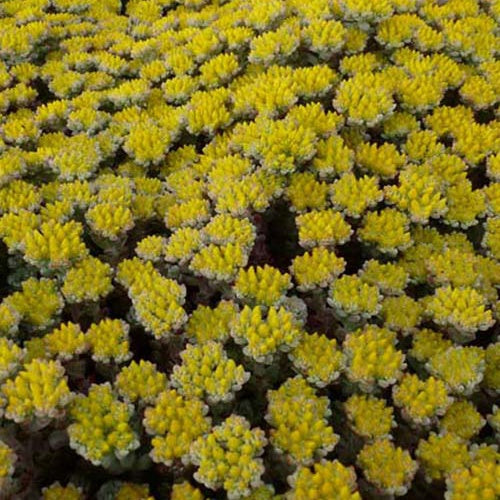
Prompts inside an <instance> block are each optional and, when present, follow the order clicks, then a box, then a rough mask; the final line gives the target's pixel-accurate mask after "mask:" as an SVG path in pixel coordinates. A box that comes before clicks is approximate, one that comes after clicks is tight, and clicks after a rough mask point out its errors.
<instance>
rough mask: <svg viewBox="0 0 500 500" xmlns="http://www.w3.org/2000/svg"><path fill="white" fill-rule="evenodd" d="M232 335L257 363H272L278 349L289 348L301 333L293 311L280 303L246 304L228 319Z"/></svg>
mask: <svg viewBox="0 0 500 500" xmlns="http://www.w3.org/2000/svg"><path fill="white" fill-rule="evenodd" d="M231 336H232V337H233V339H234V341H235V342H236V343H238V344H241V345H243V346H244V347H243V352H244V353H245V354H246V355H247V356H248V357H250V358H252V359H254V360H255V361H257V362H258V363H266V364H271V363H272V362H273V359H274V357H275V356H276V355H277V354H278V353H279V352H289V351H290V350H291V349H293V348H294V347H295V346H296V345H297V344H298V342H299V341H300V338H301V336H302V331H301V330H300V328H299V324H298V321H297V319H296V318H295V317H294V315H293V314H292V313H291V312H289V311H287V310H286V309H285V308H284V307H283V306H281V307H280V308H279V309H278V308H276V307H270V308H269V309H268V311H267V312H265V311H264V310H263V309H262V307H261V306H256V307H254V308H250V307H249V306H245V307H244V308H243V309H242V310H241V312H240V313H239V314H238V316H237V317H236V318H235V319H234V321H233V322H232V323H231Z"/></svg>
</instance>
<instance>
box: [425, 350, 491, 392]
mask: <svg viewBox="0 0 500 500" xmlns="http://www.w3.org/2000/svg"><path fill="white" fill-rule="evenodd" d="M426 367H427V369H428V370H429V371H430V372H431V373H432V374H433V375H435V376H436V377H438V378H440V379H441V380H443V382H444V383H445V384H446V385H447V387H448V388H449V390H450V391H451V392H453V393H456V394H463V395H465V396H468V395H470V394H472V393H473V392H474V391H475V390H477V388H478V384H479V383H480V382H481V380H483V376H484V369H485V352H484V350H483V349H481V348H480V347H462V346H460V347H449V348H448V349H443V350H441V351H439V352H437V353H436V354H434V355H433V356H432V357H431V358H430V359H429V361H428V362H427V363H426Z"/></svg>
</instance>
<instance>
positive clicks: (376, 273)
mask: <svg viewBox="0 0 500 500" xmlns="http://www.w3.org/2000/svg"><path fill="white" fill-rule="evenodd" d="M358 274H359V277H360V278H361V280H362V281H364V282H365V283H368V284H369V285H375V286H377V288H378V289H379V290H380V292H381V293H382V294H384V295H395V296H399V295H402V294H403V293H404V289H405V287H406V285H407V283H408V279H409V275H408V273H407V272H406V271H405V269H404V268H403V267H402V266H400V265H399V264H394V263H392V262H388V263H386V264H383V263H381V262H379V261H378V260H375V259H370V260H367V261H365V263H364V264H363V268H362V269H361V270H360V271H359V273H358Z"/></svg>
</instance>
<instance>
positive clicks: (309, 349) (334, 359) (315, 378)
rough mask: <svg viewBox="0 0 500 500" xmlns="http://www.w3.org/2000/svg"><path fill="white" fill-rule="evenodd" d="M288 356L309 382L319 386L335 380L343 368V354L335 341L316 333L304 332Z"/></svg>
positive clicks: (324, 385)
mask: <svg viewBox="0 0 500 500" xmlns="http://www.w3.org/2000/svg"><path fill="white" fill-rule="evenodd" d="M288 357H289V358H290V360H291V361H292V363H293V366H294V368H295V369H296V370H297V371H298V372H299V373H300V374H301V375H302V376H303V377H305V378H306V380H307V381H308V382H309V383H310V384H313V385H315V386H316V387H320V388H321V387H326V386H327V385H330V384H331V383H332V382H334V381H335V380H337V379H338V378H339V376H340V372H341V371H342V369H343V368H344V356H343V355H342V352H341V351H340V350H339V348H338V345H337V341H336V340H335V339H329V338H328V337H326V336H325V335H320V334H318V333H313V334H310V335H309V334H304V336H303V337H302V340H301V341H300V343H299V344H298V345H297V346H296V347H295V348H294V349H292V351H290V352H289V354H288Z"/></svg>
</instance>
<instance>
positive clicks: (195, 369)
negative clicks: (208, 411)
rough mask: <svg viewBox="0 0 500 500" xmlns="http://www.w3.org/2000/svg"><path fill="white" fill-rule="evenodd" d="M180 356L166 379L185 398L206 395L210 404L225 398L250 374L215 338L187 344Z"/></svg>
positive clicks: (203, 397)
mask: <svg viewBox="0 0 500 500" xmlns="http://www.w3.org/2000/svg"><path fill="white" fill-rule="evenodd" d="M180 357H181V364H180V365H176V366H174V369H173V373H172V375H171V377H170V382H171V384H172V385H173V386H174V387H176V388H177V390H178V391H179V392H180V393H181V394H182V395H184V396H186V397H188V398H195V397H196V398H200V399H205V398H206V400H207V401H208V403H210V404H215V403H218V402H221V401H223V402H228V401H231V400H232V399H233V398H234V393H235V392H237V391H239V390H240V389H241V387H242V386H243V384H245V383H246V382H247V381H248V379H249V378H250V373H249V372H246V371H245V370H244V368H243V366H242V365H237V364H236V363H235V362H234V360H233V359H229V358H228V357H227V354H226V352H225V351H224V348H223V346H222V344H219V343H218V342H213V341H208V342H204V343H203V344H199V345H195V346H194V345H190V344H188V345H187V347H186V349H185V350H184V351H182V352H181V353H180Z"/></svg>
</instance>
